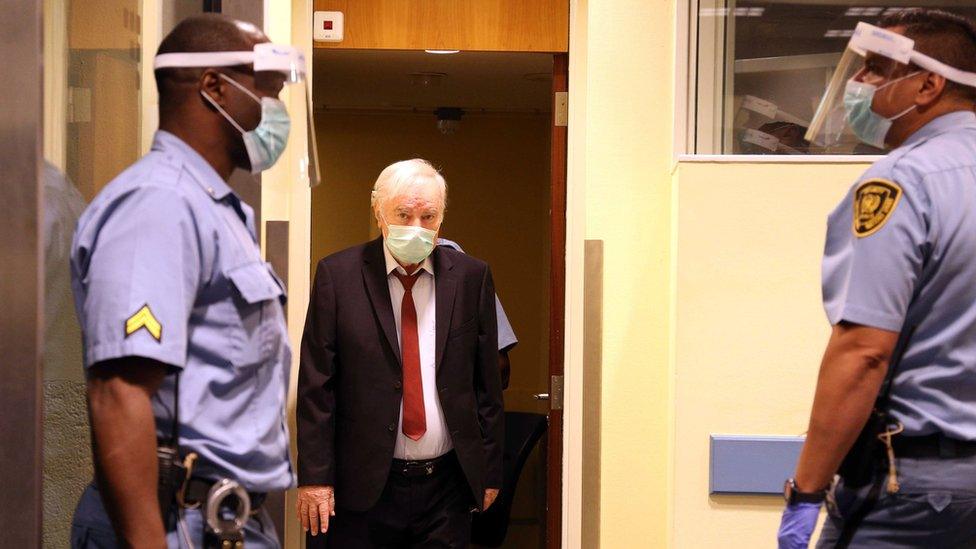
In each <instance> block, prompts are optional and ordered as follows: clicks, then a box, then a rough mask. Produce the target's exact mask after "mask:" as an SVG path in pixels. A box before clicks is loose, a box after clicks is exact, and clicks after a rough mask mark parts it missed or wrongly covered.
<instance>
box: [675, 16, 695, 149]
mask: <svg viewBox="0 0 976 549" xmlns="http://www.w3.org/2000/svg"><path fill="white" fill-rule="evenodd" d="M691 1H692V0H678V1H677V2H676V3H675V6H674V36H675V48H674V106H673V108H674V135H673V137H672V139H673V141H672V146H671V150H672V154H673V156H674V160H675V161H677V160H678V157H679V156H680V155H683V154H686V153H688V152H689V149H690V147H689V145H688V136H689V135H690V132H689V129H690V128H691V127H692V126H693V125H694V123H695V121H694V119H693V118H692V117H691V116H692V112H694V111H692V110H691V109H689V105H690V104H691V94H692V86H691V80H692V78H691V75H692V70H691V53H692V52H693V51H694V47H693V46H692V44H691V40H692V38H693V36H692V33H691Z"/></svg>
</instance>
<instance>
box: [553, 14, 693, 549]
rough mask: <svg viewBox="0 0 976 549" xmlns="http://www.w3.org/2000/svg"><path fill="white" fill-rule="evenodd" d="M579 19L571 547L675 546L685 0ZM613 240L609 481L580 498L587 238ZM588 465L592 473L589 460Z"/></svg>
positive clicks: (570, 353) (574, 41) (572, 144)
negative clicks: (583, 523) (586, 538)
mask: <svg viewBox="0 0 976 549" xmlns="http://www.w3.org/2000/svg"><path fill="white" fill-rule="evenodd" d="M572 10H573V16H572V18H573V23H572V26H571V28H570V37H571V39H570V54H569V58H570V90H569V94H570V96H569V105H570V119H569V177H568V192H569V206H568V209H569V211H568V214H567V219H568V227H567V232H568V241H567V246H568V249H567V257H568V260H567V269H568V271H567V287H568V291H569V294H568V295H567V299H568V301H569V306H568V309H567V355H566V356H567V374H566V376H567V377H566V385H567V389H568V393H567V416H566V417H567V423H566V433H567V434H566V437H567V449H566V459H567V464H568V466H567V468H566V469H564V471H565V472H566V473H565V486H566V502H567V512H566V514H564V524H565V525H566V526H565V527H564V531H566V536H567V538H566V539H567V541H566V543H567V547H578V546H580V544H581V541H580V540H581V537H580V533H579V526H578V524H579V523H580V518H579V517H581V516H583V514H585V513H587V512H588V509H589V508H590V506H592V505H599V506H600V546H601V547H605V548H614V549H616V548H630V547H655V548H657V547H667V544H668V532H669V527H668V526H669V521H668V512H669V497H668V494H669V487H670V463H671V461H670V451H671V426H672V422H671V391H670V383H671V371H670V352H671V349H670V341H671V338H670V331H669V330H670V304H671V299H670V298H671V273H670V270H671V265H670V260H671V251H672V249H671V169H672V156H671V155H672V132H673V126H672V116H673V110H672V107H671V105H672V98H673V95H674V93H673V90H674V77H673V74H674V65H673V59H674V56H673V52H674V48H675V33H674V4H673V2H664V1H652V2H649V1H647V0H579V1H576V2H574V3H573V4H572ZM584 239H592V240H602V241H603V243H604V261H603V286H604V295H603V338H602V339H603V341H602V347H603V348H602V376H601V383H602V391H601V393H602V400H601V420H600V426H601V433H600V435H601V439H600V443H601V446H602V448H601V459H600V461H599V467H600V471H599V475H600V480H601V491H600V498H599V501H598V502H589V501H579V496H578V494H579V493H580V489H579V486H580V483H581V476H582V477H585V476H587V475H590V474H593V472H591V471H579V467H580V465H579V462H578V461H575V460H578V457H576V456H578V455H580V454H581V453H582V451H581V448H582V446H583V445H584V444H586V443H587V441H586V440H583V439H582V429H581V424H582V420H581V416H582V414H583V410H584V409H585V406H586V403H584V402H582V387H580V381H581V379H582V371H583V368H582V361H583V350H582V339H583V330H582V328H583V327H582V324H581V323H580V320H579V319H580V317H581V316H582V314H583V309H582V298H581V295H580V294H581V292H582V273H583V262H582V250H583V240H584ZM577 471H579V472H577Z"/></svg>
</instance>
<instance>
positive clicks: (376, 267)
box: [363, 237, 403, 367]
mask: <svg viewBox="0 0 976 549" xmlns="http://www.w3.org/2000/svg"><path fill="white" fill-rule="evenodd" d="M364 255H365V258H364V261H363V281H364V282H365V283H366V293H367V294H368V295H369V300H370V303H372V305H373V311H375V312H376V317H377V318H379V320H380V326H382V327H383V333H384V334H385V335H386V341H387V343H389V344H390V347H391V348H392V349H393V354H394V355H396V359H397V366H398V367H402V364H403V363H402V359H401V358H400V344H399V339H398V338H397V333H396V320H395V319H394V318H393V305H392V302H391V301H390V299H391V298H390V286H389V282H388V281H387V275H388V273H387V272H386V257H385V256H384V255H383V238H382V237H380V238H378V239H376V240H374V241H372V242H370V243H369V245H368V246H367V247H366V252H365V254H364Z"/></svg>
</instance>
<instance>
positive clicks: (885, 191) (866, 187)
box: [854, 179, 902, 238]
mask: <svg viewBox="0 0 976 549" xmlns="http://www.w3.org/2000/svg"><path fill="white" fill-rule="evenodd" d="M901 195H902V190H901V187H899V186H898V184H897V183H895V182H894V181H888V180H886V179H869V180H867V181H865V182H863V183H861V184H860V185H858V187H857V190H856V191H854V234H855V235H857V237H858V238H864V237H865V236H870V235H872V234H874V233H876V232H878V231H880V230H881V227H884V224H885V223H887V222H888V218H889V217H891V213H892V212H894V211H895V208H896V207H898V202H899V201H900V200H901Z"/></svg>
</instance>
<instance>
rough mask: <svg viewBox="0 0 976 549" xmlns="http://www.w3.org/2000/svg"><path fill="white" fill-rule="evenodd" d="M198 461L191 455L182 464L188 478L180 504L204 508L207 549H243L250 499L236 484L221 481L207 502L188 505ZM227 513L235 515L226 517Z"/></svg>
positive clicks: (194, 455)
mask: <svg viewBox="0 0 976 549" xmlns="http://www.w3.org/2000/svg"><path fill="white" fill-rule="evenodd" d="M196 459H197V454H196V453H190V454H189V455H187V456H186V459H185V460H184V462H183V466H184V468H185V469H186V478H185V479H184V480H183V485H182V486H181V487H180V490H179V492H177V494H176V501H177V503H178V504H179V506H180V507H181V508H182V509H197V508H200V507H201V506H202V507H203V510H202V513H203V518H204V520H205V521H206V523H205V528H204V534H203V546H204V548H205V549H244V526H245V525H246V524H247V519H248V518H250V516H251V497H250V496H249V495H248V493H247V490H245V489H244V487H243V486H241V484H240V483H239V482H237V481H236V480H231V479H228V478H222V479H220V480H218V481H217V482H215V483H214V484H213V485H212V486H211V487H210V491H209V492H207V499H206V501H205V502H194V503H187V501H186V490H187V487H188V486H189V485H190V477H191V475H192V473H193V465H194V462H195V461H196ZM225 511H232V512H233V514H232V515H231V516H230V517H227V516H225Z"/></svg>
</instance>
